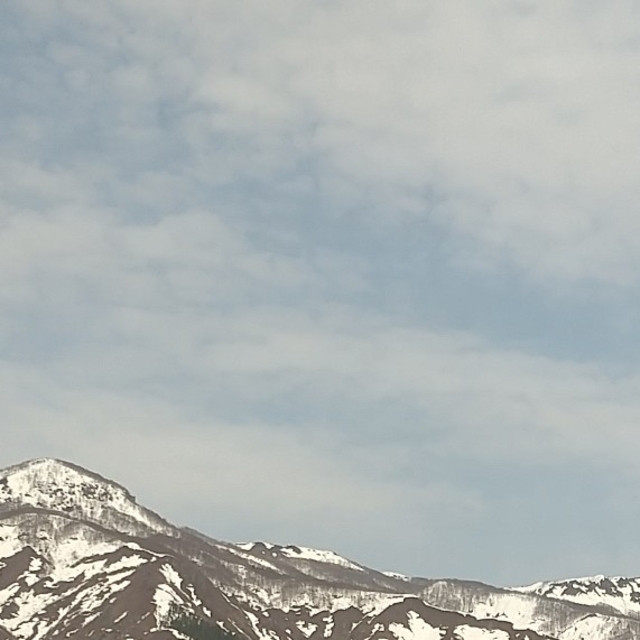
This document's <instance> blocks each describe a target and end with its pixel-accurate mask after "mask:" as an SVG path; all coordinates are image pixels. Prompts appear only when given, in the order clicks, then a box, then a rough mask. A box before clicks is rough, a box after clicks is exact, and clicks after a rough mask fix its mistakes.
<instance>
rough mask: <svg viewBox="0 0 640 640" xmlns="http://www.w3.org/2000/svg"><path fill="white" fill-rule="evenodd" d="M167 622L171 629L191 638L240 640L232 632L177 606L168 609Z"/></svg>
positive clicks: (195, 639) (201, 639)
mask: <svg viewBox="0 0 640 640" xmlns="http://www.w3.org/2000/svg"><path fill="white" fill-rule="evenodd" d="M168 623H169V627H171V629H175V630H176V631H179V632H180V633H184V635H185V636H188V637H189V638H192V640H241V638H239V637H238V636H237V635H235V634H234V633H229V632H228V631H225V630H224V629H221V628H220V627H219V626H218V625H217V624H214V623H212V622H208V621H207V620H204V619H203V618H200V617H199V616H196V615H194V614H192V613H188V612H187V611H185V610H184V609H182V608H181V607H179V606H173V607H172V608H171V610H170V611H169V620H168Z"/></svg>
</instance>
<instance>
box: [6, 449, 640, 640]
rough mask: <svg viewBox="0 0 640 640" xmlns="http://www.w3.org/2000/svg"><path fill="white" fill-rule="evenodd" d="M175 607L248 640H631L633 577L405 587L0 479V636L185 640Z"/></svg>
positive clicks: (12, 473)
mask: <svg viewBox="0 0 640 640" xmlns="http://www.w3.org/2000/svg"><path fill="white" fill-rule="evenodd" d="M175 610H179V611H182V612H185V614H188V615H189V616H191V617H196V618H201V619H202V620H204V621H206V622H207V623H208V624H210V625H211V626H213V627H215V626H218V627H220V628H221V629H223V630H226V631H228V632H232V633H235V634H236V635H237V636H239V637H240V638H241V639H247V640H542V639H555V640H614V639H615V640H633V639H638V640H640V578H605V577H603V576H598V577H595V578H583V579H579V580H566V581H560V582H545V583H538V584H535V585H531V586H529V587H522V588H517V589H507V588H500V587H493V586H490V585H485V584H481V583H478V582H468V581H463V580H433V579H427V578H412V577H406V576H401V575H398V574H389V573H383V572H380V571H376V570H374V569H370V568H369V567H365V566H362V565H360V564H358V563H356V562H352V561H351V560H348V559H346V558H343V557H341V556H339V555H337V554H335V553H333V552H332V551H320V550H317V549H309V548H306V547H297V546H292V545H287V546H281V545H273V544H267V543H264V542H253V543H248V544H234V543H230V542H222V541H219V540H215V539H213V538H210V537H208V536H206V535H204V534H202V533H199V532H197V531H194V530H192V529H185V528H178V527H175V526H173V525H172V524H171V523H169V522H167V521H166V520H164V519H163V518H162V517H161V516H160V515H158V514H156V513H153V512H152V511H150V510H148V509H145V508H144V507H142V506H140V505H138V504H137V502H136V501H135V499H134V498H133V496H132V495H131V494H130V493H129V492H128V491H127V489H125V488H124V487H122V486H120V485H118V484H116V483H115V482H112V481H110V480H106V479H105V478H102V477H101V476H99V475H97V474H95V473H92V472H90V471H87V470H85V469H83V468H81V467H79V466H76V465H74V464H70V463H68V462H62V461H60V460H53V459H38V460H31V461H29V462H25V463H23V464H19V465H16V466H13V467H9V468H7V469H4V470H2V471H0V640H62V639H63V638H64V639H68V638H76V639H78V640H85V639H86V640H88V639H91V640H106V639H110V640H143V639H145V640H147V639H149V640H169V639H175V638H182V639H183V640H184V639H185V638H187V637H188V636H186V635H184V634H181V633H180V632H178V631H176V630H174V629H171V628H170V617H171V612H172V611H175Z"/></svg>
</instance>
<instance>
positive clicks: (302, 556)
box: [234, 542, 364, 571]
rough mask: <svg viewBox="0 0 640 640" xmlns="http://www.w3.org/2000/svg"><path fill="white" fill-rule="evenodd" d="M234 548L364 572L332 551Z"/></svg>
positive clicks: (246, 545)
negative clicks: (261, 550)
mask: <svg viewBox="0 0 640 640" xmlns="http://www.w3.org/2000/svg"><path fill="white" fill-rule="evenodd" d="M234 546H235V547H237V548H238V549H242V550H243V551H247V552H251V551H253V550H254V549H255V548H256V547H258V546H262V547H264V548H265V549H266V550H267V551H271V555H272V557H274V558H277V557H278V556H284V557H285V558H291V559H293V560H310V561H312V562H321V563H324V564H332V565H337V566H340V567H345V568H347V569H352V570H353V571H364V568H363V567H361V566H360V565H357V564H355V563H354V562H351V560H347V558H343V557H342V556H339V555H338V554H337V553H334V552H333V551H326V550H323V549H311V548H310V547H297V546H295V545H287V546H279V545H275V544H270V543H268V542H241V543H239V544H235V545H234Z"/></svg>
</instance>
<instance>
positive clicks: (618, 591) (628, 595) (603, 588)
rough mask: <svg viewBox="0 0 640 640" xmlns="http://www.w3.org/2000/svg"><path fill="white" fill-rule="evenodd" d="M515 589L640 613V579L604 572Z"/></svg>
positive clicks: (629, 612) (634, 613)
mask: <svg viewBox="0 0 640 640" xmlns="http://www.w3.org/2000/svg"><path fill="white" fill-rule="evenodd" d="M513 591H517V592H520V593H532V594H537V595H540V596H544V597H546V598H554V599H557V600H566V601H567V602H575V603H577V604H583V605H588V606H603V605H604V606H606V607H610V608H612V609H614V610H615V611H618V612H620V613H622V614H623V615H627V616H634V617H640V579H638V578H624V577H619V576H618V577H607V576H603V575H598V576H592V577H586V578H575V579H569V580H558V581H554V582H536V583H535V584H532V585H529V586H526V587H517V588H514V589H513Z"/></svg>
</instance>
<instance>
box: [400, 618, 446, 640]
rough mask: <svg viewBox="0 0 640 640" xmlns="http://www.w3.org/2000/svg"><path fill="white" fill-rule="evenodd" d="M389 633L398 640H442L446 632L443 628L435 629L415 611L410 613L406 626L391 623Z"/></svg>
mask: <svg viewBox="0 0 640 640" xmlns="http://www.w3.org/2000/svg"><path fill="white" fill-rule="evenodd" d="M389 632H390V633H392V634H393V635H394V636H395V637H396V638H397V639H398V640H440V638H442V636H443V635H444V630H443V629H442V628H441V627H433V626H432V625H430V624H429V623H428V622H427V621H426V620H423V619H422V618H421V617H420V616H419V615H418V614H417V613H416V612H415V611H410V612H409V620H408V622H407V624H406V625H404V624H400V623H399V622H393V623H391V624H390V625H389Z"/></svg>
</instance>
